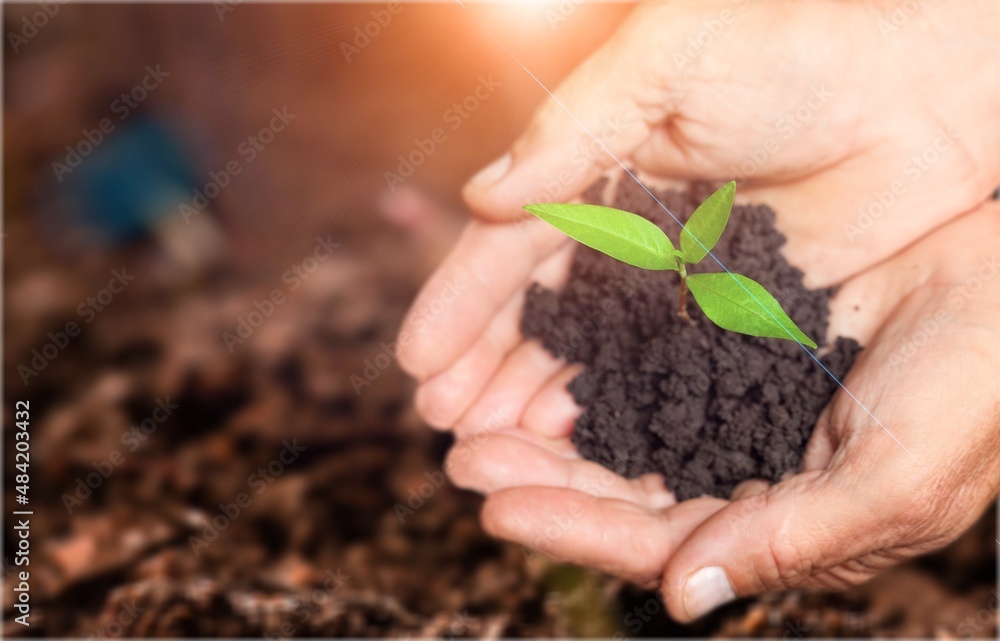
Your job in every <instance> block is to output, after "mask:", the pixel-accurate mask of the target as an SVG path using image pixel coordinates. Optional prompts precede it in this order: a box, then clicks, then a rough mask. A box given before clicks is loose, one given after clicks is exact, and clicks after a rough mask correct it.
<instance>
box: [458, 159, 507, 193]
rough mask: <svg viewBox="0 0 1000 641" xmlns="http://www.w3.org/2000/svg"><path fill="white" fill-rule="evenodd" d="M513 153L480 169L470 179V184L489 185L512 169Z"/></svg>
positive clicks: (477, 185) (476, 185)
mask: <svg viewBox="0 0 1000 641" xmlns="http://www.w3.org/2000/svg"><path fill="white" fill-rule="evenodd" d="M511 161H512V158H511V155H510V154H509V153H507V154H504V155H503V156H500V157H499V158H497V159H496V160H494V161H493V162H491V163H490V164H488V165H486V166H485V167H483V168H482V169H480V170H479V173H478V174H476V175H475V176H473V177H472V178H471V179H470V180H469V184H470V185H473V186H475V187H489V186H490V185H492V184H494V183H496V182H497V181H499V180H500V179H501V178H503V177H504V176H506V175H507V172H508V171H510V165H511Z"/></svg>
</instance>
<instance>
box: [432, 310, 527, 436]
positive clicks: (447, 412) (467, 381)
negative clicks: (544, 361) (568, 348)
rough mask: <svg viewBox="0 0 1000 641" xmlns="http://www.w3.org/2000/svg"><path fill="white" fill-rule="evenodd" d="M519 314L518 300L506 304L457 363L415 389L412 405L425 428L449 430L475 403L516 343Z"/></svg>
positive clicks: (518, 336)
mask: <svg viewBox="0 0 1000 641" xmlns="http://www.w3.org/2000/svg"><path fill="white" fill-rule="evenodd" d="M520 312H521V301H520V300H518V299H513V300H511V301H510V302H508V304H507V306H506V307H505V308H504V309H503V310H502V311H501V312H500V313H499V314H498V315H497V317H496V318H494V319H493V322H491V323H490V325H489V327H488V328H487V329H486V332H485V333H484V334H483V335H482V336H480V337H479V338H478V339H477V340H476V342H475V343H473V344H472V347H470V348H469V350H468V351H467V352H466V353H465V354H463V355H462V356H461V357H460V358H459V359H458V361H456V362H455V363H454V364H453V365H451V366H450V367H448V368H447V369H446V370H444V371H443V372H441V373H440V374H438V375H436V376H434V377H433V378H431V379H430V380H428V381H427V382H425V383H423V384H422V385H421V386H420V387H418V388H417V392H416V396H415V399H414V404H415V405H416V408H417V412H418V413H419V414H420V416H421V417H422V418H423V419H424V420H425V421H426V422H427V423H428V424H429V425H431V426H432V427H436V428H438V429H450V428H451V427H452V426H454V425H455V422H456V421H457V420H458V419H459V417H461V416H462V414H463V413H464V412H465V411H466V409H467V408H468V407H469V405H471V404H472V402H473V401H475V399H476V397H478V396H479V393H480V392H481V391H482V389H483V388H484V387H485V386H486V385H487V384H488V383H489V381H490V379H491V378H492V377H493V374H494V373H495V372H496V371H497V368H499V367H500V364H501V363H502V362H503V360H504V358H505V357H506V355H507V353H508V352H509V351H510V350H511V349H513V347H514V345H516V344H517V342H518V340H520V332H518V331H517V317H518V316H519V315H520Z"/></svg>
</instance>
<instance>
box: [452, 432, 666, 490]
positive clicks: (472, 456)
mask: <svg viewBox="0 0 1000 641" xmlns="http://www.w3.org/2000/svg"><path fill="white" fill-rule="evenodd" d="M446 469H447V471H448V475H449V477H450V478H451V480H452V482H454V483H455V484H456V485H458V486H459V487H462V488H465V489H468V490H474V491H476V492H480V493H483V494H491V493H493V492H496V491H499V490H503V489H508V488H512V487H523V486H545V487H559V488H566V489H571V490H576V491H578V492H582V493H584V494H588V495H591V496H600V497H604V498H614V499H619V500H622V501H630V502H632V503H635V504H637V505H642V506H644V507H647V508H649V509H659V508H663V507H667V506H670V505H673V504H674V503H675V502H676V501H675V499H674V497H673V495H672V494H670V493H669V492H668V491H667V490H666V488H665V486H664V484H663V479H662V477H661V478H660V479H659V483H656V482H655V481H653V482H651V481H650V480H648V479H645V480H644V479H634V480H628V479H626V478H624V477H621V476H618V475H617V474H615V473H614V472H612V471H611V470H609V469H607V468H605V467H604V466H602V465H598V464H597V463H593V462H591V461H586V460H584V459H582V458H579V457H578V456H576V455H575V454H572V449H571V447H569V444H568V442H566V441H565V440H564V441H562V442H559V441H555V442H552V443H545V442H544V441H543V440H542V439H540V438H538V437H533V436H532V435H530V434H527V433H524V432H523V431H519V430H502V431H497V432H494V433H490V434H485V435H484V436H483V438H480V439H477V440H472V439H466V440H464V441H459V442H458V443H456V444H455V447H453V448H452V450H451V452H449V454H448V460H447V463H446Z"/></svg>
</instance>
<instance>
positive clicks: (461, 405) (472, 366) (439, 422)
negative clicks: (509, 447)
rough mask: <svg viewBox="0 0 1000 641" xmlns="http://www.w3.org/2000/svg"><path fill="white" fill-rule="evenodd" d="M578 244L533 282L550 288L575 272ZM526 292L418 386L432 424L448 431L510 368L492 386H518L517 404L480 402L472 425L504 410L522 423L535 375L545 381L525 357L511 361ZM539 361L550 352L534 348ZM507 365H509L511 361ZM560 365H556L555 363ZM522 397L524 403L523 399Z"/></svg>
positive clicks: (547, 263) (509, 419)
mask: <svg viewBox="0 0 1000 641" xmlns="http://www.w3.org/2000/svg"><path fill="white" fill-rule="evenodd" d="M573 249H574V248H573V246H572V245H566V246H564V247H563V248H561V249H559V250H558V251H556V252H555V253H554V254H553V255H551V256H549V257H548V258H546V259H545V260H544V261H543V262H542V263H541V265H539V266H538V268H537V269H535V270H534V272H533V273H532V274H531V280H532V281H534V282H537V283H539V284H541V285H542V286H543V287H547V288H550V289H555V288H558V287H560V286H561V285H562V283H563V281H565V279H566V278H567V276H568V274H569V264H570V262H571V260H572V257H573ZM524 300H525V292H524V291H523V290H521V291H518V292H517V293H515V294H514V295H513V297H511V299H510V300H509V301H508V302H507V304H506V305H505V306H504V308H503V309H502V310H501V311H500V312H499V313H498V314H497V315H496V316H495V317H494V318H493V319H492V320H491V321H490V323H489V326H488V327H487V329H486V332H485V333H484V334H483V336H481V337H479V338H478V339H477V340H476V342H475V343H473V345H472V347H471V348H469V350H468V351H467V352H466V353H465V354H464V355H462V356H460V357H459V359H458V361H457V362H455V363H454V364H452V365H451V366H449V367H448V368H447V369H445V370H444V371H443V372H441V373H439V374H437V375H436V376H434V377H433V378H431V379H430V380H428V381H426V382H425V383H424V384H423V385H421V386H420V387H419V388H418V389H417V396H416V406H417V410H418V411H419V412H420V414H421V416H422V417H423V418H424V420H425V421H427V422H428V423H429V424H430V425H432V426H434V427H437V428H439V429H448V428H451V427H452V426H454V425H455V424H456V423H457V422H458V420H459V419H460V418H461V417H462V416H463V415H464V414H465V413H467V412H468V411H469V410H470V408H472V407H474V405H475V404H476V403H477V402H478V401H479V399H480V397H481V395H482V394H483V391H484V389H486V388H487V386H488V385H490V381H492V380H493V379H495V378H496V377H497V376H498V375H499V374H498V373H503V372H507V373H506V374H505V375H504V376H503V378H504V380H502V381H499V382H497V383H496V384H495V385H492V388H493V389H495V390H496V394H497V395H507V394H508V390H506V389H505V387H504V386H505V385H508V384H512V385H515V386H517V388H516V389H513V390H511V391H510V392H509V397H510V399H511V403H512V404H511V405H510V406H509V407H508V406H507V405H505V404H504V403H505V401H504V399H498V400H496V401H494V402H488V401H487V402H486V403H479V405H480V409H479V411H478V412H477V414H476V415H475V416H472V417H470V419H469V421H468V423H469V425H471V426H472V427H475V426H478V425H481V424H482V422H484V421H487V420H490V421H493V422H494V423H496V422H497V420H499V419H498V416H500V415H501V414H502V415H503V416H502V422H503V424H504V425H508V426H513V425H516V424H517V418H518V416H516V415H515V414H514V413H515V412H516V413H517V414H520V411H521V409H522V408H523V404H524V403H526V402H527V398H530V394H531V391H532V390H530V389H527V390H526V389H524V388H525V386H530V385H532V383H531V381H530V380H523V379H530V378H532V377H540V378H541V380H540V381H538V382H537V384H538V385H540V384H541V382H542V381H544V377H543V376H542V375H543V374H544V372H535V369H534V367H533V364H532V363H525V362H524V359H523V358H522V359H521V360H520V361H518V362H514V363H508V361H509V359H510V356H511V355H512V354H513V353H515V352H516V351H517V350H516V346H517V345H518V342H519V341H521V332H520V321H521V314H522V311H523V309H524ZM533 354H534V355H535V356H537V357H538V358H539V359H542V358H544V353H542V354H539V353H538V351H535V352H533ZM505 364H506V365H505ZM550 367H551V368H554V367H555V366H554V365H550ZM519 396H523V397H525V398H524V401H523V402H521V403H518V398H519Z"/></svg>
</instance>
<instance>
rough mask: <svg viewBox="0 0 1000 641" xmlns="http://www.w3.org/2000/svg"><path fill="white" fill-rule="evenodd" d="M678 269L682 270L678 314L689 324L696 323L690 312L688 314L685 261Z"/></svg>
mask: <svg viewBox="0 0 1000 641" xmlns="http://www.w3.org/2000/svg"><path fill="white" fill-rule="evenodd" d="M678 271H679V272H680V275H681V293H680V297H679V298H678V300H677V315H678V316H680V317H681V318H683V319H684V320H685V321H687V324H688V325H694V321H693V320H691V316H690V314H688V305H687V303H688V301H687V293H688V284H687V269H686V267H685V266H684V264H683V263H682V264H681V265H680V269H679V270H678Z"/></svg>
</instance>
